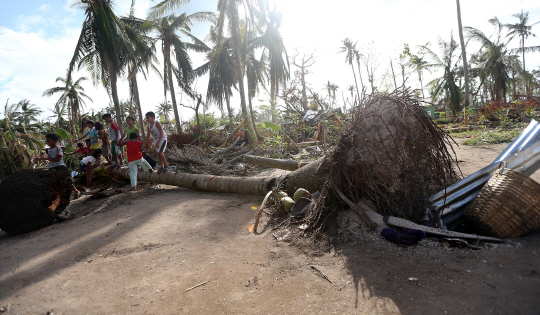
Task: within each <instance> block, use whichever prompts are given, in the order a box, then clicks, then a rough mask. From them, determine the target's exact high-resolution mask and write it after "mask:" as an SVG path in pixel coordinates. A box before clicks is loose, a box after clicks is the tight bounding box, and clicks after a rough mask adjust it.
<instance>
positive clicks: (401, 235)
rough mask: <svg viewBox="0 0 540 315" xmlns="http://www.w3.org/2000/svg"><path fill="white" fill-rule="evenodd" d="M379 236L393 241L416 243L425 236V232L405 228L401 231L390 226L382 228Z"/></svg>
mask: <svg viewBox="0 0 540 315" xmlns="http://www.w3.org/2000/svg"><path fill="white" fill-rule="evenodd" d="M381 236H383V237H384V238H385V239H387V240H389V241H391V242H394V243H399V244H404V245H416V244H418V242H420V241H421V240H423V239H424V238H426V233H425V232H424V231H420V230H414V229H407V228H405V229H403V230H401V232H398V231H396V230H394V229H392V228H384V229H383V230H382V232H381Z"/></svg>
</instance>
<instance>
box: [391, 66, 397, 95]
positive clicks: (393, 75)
mask: <svg viewBox="0 0 540 315" xmlns="http://www.w3.org/2000/svg"><path fill="white" fill-rule="evenodd" d="M390 68H392V77H393V78H394V86H395V87H396V90H397V82H396V75H395V73H394V65H393V64H392V59H390Z"/></svg>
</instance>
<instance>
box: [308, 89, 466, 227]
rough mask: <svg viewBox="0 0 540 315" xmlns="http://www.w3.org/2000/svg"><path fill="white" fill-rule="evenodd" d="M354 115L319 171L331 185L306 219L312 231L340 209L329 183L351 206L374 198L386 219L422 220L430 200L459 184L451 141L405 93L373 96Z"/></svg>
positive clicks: (327, 183)
mask: <svg viewBox="0 0 540 315" xmlns="http://www.w3.org/2000/svg"><path fill="white" fill-rule="evenodd" d="M353 115H354V117H353V120H352V122H351V123H350V124H349V125H348V126H347V127H346V128H344V130H342V132H341V135H340V136H339V140H338V144H337V146H336V147H335V148H334V150H333V151H332V152H331V153H330V155H329V156H328V157H327V158H326V159H325V162H324V163H323V164H322V165H321V167H320V168H319V174H320V176H324V177H325V178H326V179H327V182H326V187H323V189H321V192H322V193H321V196H320V197H319V200H318V202H317V204H316V206H315V211H313V212H312V214H311V216H310V218H308V220H309V221H310V223H311V225H312V227H313V228H315V229H317V230H318V229H320V227H321V226H322V223H324V222H325V221H326V220H327V218H328V217H329V215H330V214H331V211H332V210H335V209H339V208H340V207H342V202H341V199H340V198H339V197H338V196H337V194H335V193H334V192H333V190H332V189H331V188H329V187H330V184H335V185H337V186H338V187H339V188H340V189H341V190H342V191H343V193H344V194H345V195H347V197H348V198H349V199H351V200H353V201H358V200H359V199H360V198H362V197H366V198H368V199H370V200H371V201H372V202H373V204H374V205H375V206H376V207H377V210H378V212H379V213H381V214H383V215H394V216H398V217H402V218H406V219H409V220H412V221H418V220H419V219H420V217H421V216H422V214H423V211H424V209H425V205H426V204H427V198H428V197H429V196H430V195H431V194H433V193H435V192H437V191H440V190H441V189H442V188H444V187H446V186H448V185H450V184H452V183H454V182H455V181H456V180H457V179H458V176H457V174H456V173H455V171H454V169H453V163H454V162H455V158H454V157H455V154H454V155H451V154H450V152H448V149H447V145H449V146H450V147H451V138H450V137H449V136H448V135H447V134H446V133H444V131H442V130H441V129H440V128H438V127H437V126H436V125H435V123H434V122H433V121H432V120H431V118H429V117H428V116H427V115H426V114H425V112H424V110H423V109H422V107H421V106H420V105H419V104H418V101H417V100H416V98H415V97H414V96H412V95H409V94H403V93H401V92H394V93H392V94H390V95H382V94H380V95H375V96H373V97H371V99H369V100H368V101H366V102H365V103H364V104H362V105H361V106H360V107H358V108H357V109H356V110H355V112H354V114H353Z"/></svg>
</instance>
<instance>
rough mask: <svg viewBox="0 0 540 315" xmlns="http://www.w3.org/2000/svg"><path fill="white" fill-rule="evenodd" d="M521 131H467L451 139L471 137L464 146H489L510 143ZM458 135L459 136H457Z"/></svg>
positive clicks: (464, 142) (454, 135)
mask: <svg viewBox="0 0 540 315" xmlns="http://www.w3.org/2000/svg"><path fill="white" fill-rule="evenodd" d="M521 131H522V129H512V130H500V129H492V130H488V131H484V132H482V131H480V132H479V130H476V131H467V132H461V133H459V134H453V135H452V136H453V137H457V138H466V137H471V138H469V139H467V140H465V141H463V144H465V145H473V146H479V145H489V144H499V143H510V142H512V141H513V140H514V139H515V138H516V137H517V136H518V135H519V134H520V133H521ZM458 135H459V136H458Z"/></svg>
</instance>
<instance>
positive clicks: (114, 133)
mask: <svg viewBox="0 0 540 315" xmlns="http://www.w3.org/2000/svg"><path fill="white" fill-rule="evenodd" d="M119 130H120V127H118V124H117V123H116V121H112V122H111V124H110V125H109V139H111V141H116V140H120V139H119V137H118V135H119V134H120V132H119Z"/></svg>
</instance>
